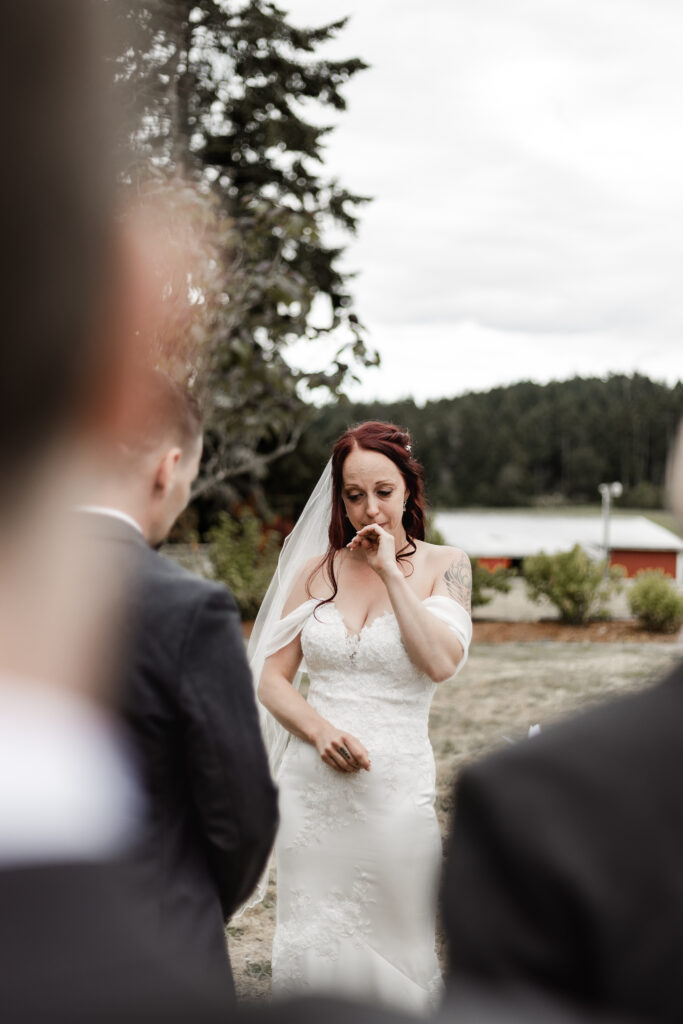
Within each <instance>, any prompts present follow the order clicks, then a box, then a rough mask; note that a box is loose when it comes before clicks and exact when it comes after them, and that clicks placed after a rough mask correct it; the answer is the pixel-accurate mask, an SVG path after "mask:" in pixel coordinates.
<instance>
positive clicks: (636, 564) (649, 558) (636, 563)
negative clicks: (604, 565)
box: [610, 549, 676, 579]
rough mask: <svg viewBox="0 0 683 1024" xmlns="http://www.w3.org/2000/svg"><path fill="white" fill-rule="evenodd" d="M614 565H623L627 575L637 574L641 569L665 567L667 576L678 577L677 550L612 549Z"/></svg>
mask: <svg viewBox="0 0 683 1024" xmlns="http://www.w3.org/2000/svg"><path fill="white" fill-rule="evenodd" d="M610 563H611V564H612V565H623V566H624V568H625V569H626V575H627V576H629V577H630V576H635V575H636V573H637V572H639V571H640V570H641V569H663V570H664V572H665V573H666V574H667V576H671V577H672V578H673V579H675V578H676V552H675V551H618V550H616V549H613V550H612V554H611V556H610Z"/></svg>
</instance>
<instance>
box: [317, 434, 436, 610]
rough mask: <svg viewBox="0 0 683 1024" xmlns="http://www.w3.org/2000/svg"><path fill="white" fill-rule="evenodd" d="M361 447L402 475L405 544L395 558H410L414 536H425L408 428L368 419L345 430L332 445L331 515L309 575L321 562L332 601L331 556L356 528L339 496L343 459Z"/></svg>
mask: <svg viewBox="0 0 683 1024" xmlns="http://www.w3.org/2000/svg"><path fill="white" fill-rule="evenodd" d="M354 448H362V449H363V450H364V451H368V452H379V453H380V455H385V456H386V457H387V458H388V459H391V461H392V462H393V463H394V465H395V466H396V467H397V469H398V471H399V473H400V474H401V476H402V477H403V480H404V483H405V485H406V489H407V491H408V497H407V499H406V508H405V511H404V513H403V520H402V522H403V528H404V530H405V531H406V538H407V544H406V546H405V547H404V548H402V549H401V551H399V552H398V553H397V555H396V560H397V561H402V560H403V559H408V558H410V556H411V555H413V554H415V551H416V545H415V541H416V540H424V536H425V505H426V502H425V494H424V470H423V469H422V466H421V465H420V463H419V462H418V461H417V459H416V458H415V457H414V456H413V440H412V438H411V436H410V434H409V433H408V431H407V430H403V429H402V428H401V427H396V426H394V424H393V423H380V422H378V421H376V420H369V421H368V422H367V423H361V424H360V425H359V426H357V427H351V428H350V429H349V430H346V431H345V432H344V433H343V434H342V435H341V437H340V438H338V440H337V441H336V443H335V446H334V448H333V449H332V514H331V516H330V529H329V538H330V545H329V547H328V549H327V552H326V554H325V556H324V558H323V559H322V561H321V562H320V563H319V565H317V566H316V568H315V569H314V570H313V572H312V573H311V575H310V576H309V581H308V582H309V584H310V581H311V580H312V579H313V576H315V574H316V573H317V572H318V571H319V569H320V568H321V567H322V566H324V567H325V570H326V574H327V576H328V578H329V580H330V582H331V583H332V589H333V593H332V596H331V597H329V598H328V599H327V601H321V604H327V603H328V601H334V599H335V597H336V596H337V579H336V576H335V573H334V557H335V555H336V553H337V551H341V549H342V548H344V547H346V545H347V544H348V543H349V541H350V540H351V538H352V537H354V536H355V534H356V531H355V529H354V528H353V526H352V525H351V523H350V522H349V520H348V518H347V516H346V511H345V508H344V501H343V499H342V487H343V484H344V478H343V472H344V463H345V462H346V459H347V458H348V456H349V455H350V454H351V452H352V451H353V450H354Z"/></svg>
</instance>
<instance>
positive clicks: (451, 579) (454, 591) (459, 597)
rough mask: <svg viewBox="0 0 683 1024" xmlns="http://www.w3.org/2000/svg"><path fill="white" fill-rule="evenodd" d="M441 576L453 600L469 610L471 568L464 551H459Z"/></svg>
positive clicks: (470, 600)
mask: <svg viewBox="0 0 683 1024" xmlns="http://www.w3.org/2000/svg"><path fill="white" fill-rule="evenodd" d="M443 578H444V580H445V581H446V589H447V590H448V593H449V594H450V596H451V597H452V598H453V600H454V601H457V602H458V604H461V605H462V606H463V608H466V609H467V611H468V612H469V611H470V608H471V602H472V569H471V566H470V560H469V558H468V557H467V555H466V554H465V553H464V551H461V552H460V553H459V554H458V556H457V557H456V559H455V560H454V561H453V562H451V564H450V565H449V567H448V568H447V569H446V571H445V573H444V574H443Z"/></svg>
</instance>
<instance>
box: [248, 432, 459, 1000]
mask: <svg viewBox="0 0 683 1024" xmlns="http://www.w3.org/2000/svg"><path fill="white" fill-rule="evenodd" d="M424 517H425V502H424V491H423V483H422V469H421V467H420V465H419V463H418V462H417V461H416V460H415V458H414V456H413V453H412V441H411V438H410V436H409V434H407V433H406V432H405V431H403V430H401V429H399V428H398V427H395V426H393V425H391V424H386V423H374V422H373V423H363V424H362V425H361V426H358V427H355V428H353V429H351V430H348V431H346V433H344V434H343V435H342V436H341V437H340V438H339V440H338V441H337V443H336V444H335V446H334V450H333V454H332V459H331V463H330V464H329V465H328V469H327V471H326V474H323V478H322V480H321V482H320V484H319V485H318V487H317V488H316V492H314V495H313V497H312V499H311V501H310V502H309V505H308V506H307V508H306V510H304V515H303V516H302V519H301V520H299V523H298V524H297V527H296V528H295V534H297V535H296V536H295V537H293V538H292V544H291V545H290V550H285V552H284V554H283V559H282V564H281V566H280V568H279V571H278V574H277V576H276V581H274V584H273V585H272V587H271V592H269V596H267V600H266V602H265V604H266V605H272V606H271V607H270V609H269V612H270V620H269V622H270V625H269V626H267V628H266V629H265V630H264V629H263V628H261V627H262V625H263V623H261V624H259V629H258V631H257V640H256V644H257V646H258V643H259V642H260V644H261V646H262V648H263V651H262V653H263V655H264V660H263V661H262V662H261V663H262V664H263V668H262V671H261V670H260V668H261V666H260V664H259V659H258V657H256V658H255V659H254V660H253V665H254V668H255V670H256V671H257V672H258V675H259V676H260V681H259V685H258V694H259V698H260V700H261V702H262V704H263V705H265V707H266V708H267V709H268V712H269V716H267V717H268V722H267V723H266V738H267V739H268V738H269V737H268V728H269V725H270V727H271V736H270V740H271V748H272V749H273V750H275V752H276V754H275V759H274V767H277V765H276V763H275V762H277V761H278V759H279V758H278V755H280V754H281V753H282V750H283V746H284V744H283V742H282V738H283V736H285V737H286V738H287V739H289V738H290V737H291V742H289V744H288V746H287V748H286V752H285V753H284V757H283V758H282V760H281V764H280V765H279V771H278V780H279V784H280V811H281V828H280V833H279V836H278V840H277V843H276V857H277V894H278V895H277V898H278V906H277V929H276V934H275V941H274V947H273V989H274V991H276V992H280V993H284V992H286V993H290V992H295V991H301V990H302V989H305V990H308V991H311V990H317V991H320V990H323V991H327V992H337V993H339V992H341V993H344V994H346V995H352V996H356V997H359V998H365V999H370V1000H372V999H375V1000H377V1001H378V1002H382V1003H385V1004H393V1005H396V1006H399V1007H401V1008H402V1009H404V1010H414V1011H418V1012H420V1011H426V1010H427V1009H428V1008H429V1006H430V1005H431V1003H432V1002H433V1001H434V999H435V998H436V997H437V996H438V994H439V991H440V986H441V979H440V974H439V970H438V964H437V960H436V956H435V952H434V917H435V910H434V907H435V887H436V881H437V874H438V867H439V863H440V858H441V842H440V836H439V830H438V825H437V819H436V814H435V811H434V796H435V789H434V781H435V780H434V775H435V772H434V757H433V754H432V749H431V746H430V743H429V737H428V732H427V722H428V715H429V706H430V703H431V699H432V696H433V693H434V690H435V688H436V684H437V683H441V682H444V681H445V680H447V679H450V678H451V677H452V676H454V675H455V673H456V672H457V671H458V669H459V668H460V667H461V666H462V665H463V663H464V661H465V658H466V655H467V648H468V645H469V642H470V638H471V621H470V616H469V610H470V591H471V571H470V565H469V560H468V558H467V555H465V554H464V553H463V552H462V551H459V550H458V549H455V548H450V547H444V546H438V545H434V544H428V543H426V542H425V540H424V535H425V522H424ZM325 535H326V541H327V550H326V551H325V550H324V549H322V551H321V548H320V543H321V538H322V537H323V536H325ZM316 548H317V552H316V553H315V554H314V555H313V557H310V558H308V559H307V560H304V555H305V554H306V553H308V554H309V555H310V553H311V551H315V549H316ZM307 549H308V550H307ZM288 560H289V561H290V562H291V563H292V564H289V565H288V564H286V563H287V561H288ZM297 562H298V565H297ZM294 568H296V572H294V571H293V569H294ZM287 573H289V581H288V580H287ZM283 589H286V590H287V596H286V598H285V599H284V600H283V602H282V603H281V604H279V605H278V604H277V602H275V604H274V605H273V604H272V598H273V594H274V592H275V591H277V592H279V593H282V591H283ZM274 611H275V612H277V620H276V621H274V619H273V613H274ZM267 614H268V613H267V612H264V615H267ZM262 618H263V617H262ZM259 636H260V641H259ZM253 653H254V647H253V645H252V654H253ZM303 659H305V664H306V669H307V672H308V675H309V680H310V686H309V692H308V698H307V699H305V698H304V697H303V696H302V695H301V694H300V693H299V692H298V690H297V688H296V685H292V684H293V683H296V678H297V673H298V672H299V670H300V667H301V664H302V661H303ZM270 716H272V718H270ZM276 723H279V726H278V725H277V724H276ZM281 727H284V729H282V728H281Z"/></svg>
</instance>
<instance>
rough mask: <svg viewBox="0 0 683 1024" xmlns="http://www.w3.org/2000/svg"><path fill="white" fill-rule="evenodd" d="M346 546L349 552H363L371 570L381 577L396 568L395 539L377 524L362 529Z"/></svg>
mask: <svg viewBox="0 0 683 1024" xmlns="http://www.w3.org/2000/svg"><path fill="white" fill-rule="evenodd" d="M346 546H347V548H348V549H349V551H362V553H363V554H364V555H365V558H366V559H367V563H368V565H369V566H370V568H371V569H374V570H375V572H376V573H379V574H380V575H381V574H382V573H383V572H391V571H392V570H394V569H395V568H396V543H395V541H394V538H393V536H392V534H390V533H387V531H386V530H384V529H382V527H381V526H378V525H377V524H376V523H370V525H369V526H364V527H363V528H362V529H360V530H359V531H358V533H357V534H356V536H355V537H353V538H352V539H351V540H350V541H349V543H348V544H347V545H346Z"/></svg>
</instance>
